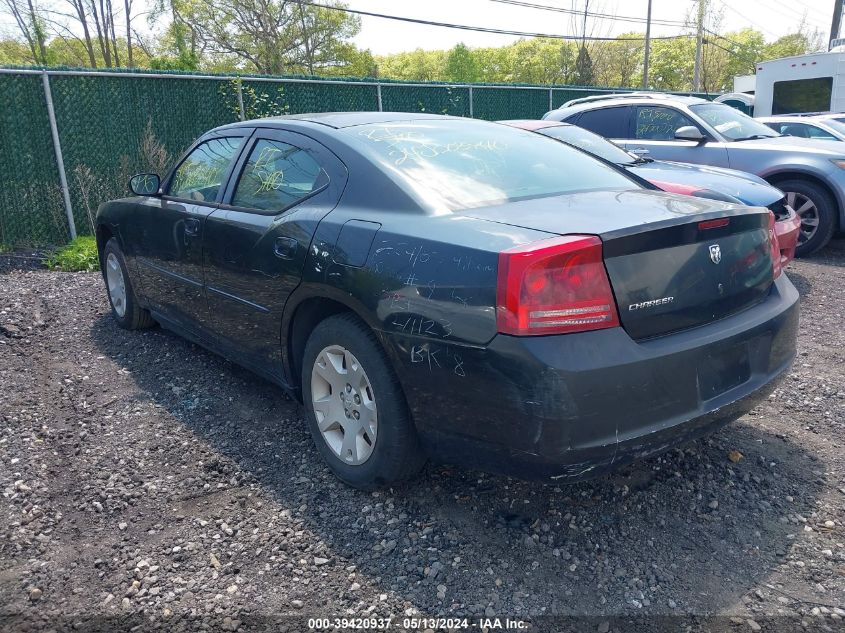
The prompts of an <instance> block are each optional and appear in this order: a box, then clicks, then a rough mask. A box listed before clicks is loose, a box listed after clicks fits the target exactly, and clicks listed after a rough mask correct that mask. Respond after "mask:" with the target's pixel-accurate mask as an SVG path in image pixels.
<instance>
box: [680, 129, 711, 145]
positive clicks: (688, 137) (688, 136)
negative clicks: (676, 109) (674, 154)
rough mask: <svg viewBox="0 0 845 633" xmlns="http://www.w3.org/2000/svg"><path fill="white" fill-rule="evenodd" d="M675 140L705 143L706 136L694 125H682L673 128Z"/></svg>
mask: <svg viewBox="0 0 845 633" xmlns="http://www.w3.org/2000/svg"><path fill="white" fill-rule="evenodd" d="M675 140H677V141H695V142H696V143H705V142H706V141H707V137H706V136H704V134H702V133H701V130H699V129H698V128H697V127H695V126H694V125H684V126H683V127H679V128H678V129H677V130H675Z"/></svg>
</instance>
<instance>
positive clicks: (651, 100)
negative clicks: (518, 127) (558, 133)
mask: <svg viewBox="0 0 845 633" xmlns="http://www.w3.org/2000/svg"><path fill="white" fill-rule="evenodd" d="M643 103H646V104H649V105H678V104H683V105H696V104H700V103H713V102H712V101H708V100H707V99H702V98H701V97H690V96H686V95H672V94H665V93H651V92H632V93H628V94H609V95H594V96H592V97H583V98H581V99H572V100H570V101H567V102H566V103H564V104H563V105H562V106H560V107H559V108H558V109H557V110H566V111H567V112H571V113H574V112H582V111H584V110H595V109H597V108H604V107H612V106H620V105H633V104H643ZM727 107H730V106H727ZM552 112H555V110H552Z"/></svg>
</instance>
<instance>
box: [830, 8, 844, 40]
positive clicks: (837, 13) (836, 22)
mask: <svg viewBox="0 0 845 633" xmlns="http://www.w3.org/2000/svg"><path fill="white" fill-rule="evenodd" d="M842 4H843V0H834V3H833V21H832V22H831V23H830V40H829V41H828V44H827V49H828V50H830V42H832V41H833V40H835V39H836V38H838V37H839V26H840V24H841V22H842Z"/></svg>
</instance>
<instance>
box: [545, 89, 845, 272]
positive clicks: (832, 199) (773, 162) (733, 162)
mask: <svg viewBox="0 0 845 633" xmlns="http://www.w3.org/2000/svg"><path fill="white" fill-rule="evenodd" d="M543 118H544V119H545V120H553V121H566V122H568V123H574V124H576V125H579V126H581V127H584V128H587V129H588V130H591V131H593V132H595V133H597V134H600V135H601V136H604V137H605V138H609V139H612V140H614V141H615V142H617V143H619V144H620V145H622V146H624V147H625V148H626V149H628V150H629V151H632V152H634V153H635V154H644V153H647V154H648V155H649V156H651V157H652V158H657V159H660V160H672V161H680V162H685V163H696V164H700V165H712V166H715V167H730V168H732V169H738V170H740V171H745V172H749V173H752V174H756V175H758V176H760V177H762V178H764V179H765V180H766V181H767V182H769V183H770V184H772V185H774V186H775V187H777V188H778V189H780V190H781V191H783V192H784V193H785V194H786V200H787V203H788V204H789V206H790V207H792V208H793V209H794V210H795V212H796V213H797V214H798V215H799V217H800V218H801V234H800V235H799V238H798V247H797V249H796V253H797V255H798V256H799V257H800V256H802V255H808V254H810V253H814V252H816V251H817V250H819V249H820V248H822V247H823V246H825V245H826V244H827V243H828V242H829V241H830V238H831V236H832V235H833V233H834V231H836V230H837V229H840V228H843V227H845V143H841V142H839V141H821V140H820V141H808V140H805V139H796V138H794V137H786V136H781V135H780V134H778V133H777V132H775V131H774V130H772V129H771V128H769V127H767V126H765V125H764V124H762V123H760V122H759V121H757V120H755V119H752V118H751V117H749V116H747V115H745V114H743V113H742V112H740V111H738V110H736V109H734V108H731V107H730V106H727V105H725V104H722V103H712V102H710V101H706V100H704V99H699V98H696V97H679V96H675V95H663V94H659V93H633V94H627V95H622V94H620V95H602V96H596V97H586V98H584V99H575V100H573V101H569V102H567V103H565V104H564V105H563V106H561V107H560V108H559V109H557V110H552V111H551V112H548V113H546V114H545V115H544V117H543Z"/></svg>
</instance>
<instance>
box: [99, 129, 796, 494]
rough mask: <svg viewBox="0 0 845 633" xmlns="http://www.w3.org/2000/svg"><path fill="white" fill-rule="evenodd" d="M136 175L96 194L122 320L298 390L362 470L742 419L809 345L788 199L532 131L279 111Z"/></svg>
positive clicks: (397, 475)
mask: <svg viewBox="0 0 845 633" xmlns="http://www.w3.org/2000/svg"><path fill="white" fill-rule="evenodd" d="M562 167H563V169H562ZM130 186H131V188H132V190H133V192H134V193H135V194H136V195H135V197H132V198H126V199H123V200H116V201H113V202H109V203H106V204H104V205H103V206H102V207H101V208H100V210H99V213H98V215H97V240H98V245H99V248H100V261H101V262H102V269H103V276H104V279H105V282H106V285H107V288H108V295H109V299H110V302H111V306H112V310H113V315H114V318H115V319H116V320H117V322H118V324H119V325H121V326H122V327H124V328H128V329H135V328H141V327H146V326H150V325H152V324H153V323H154V322H158V323H159V324H161V325H162V326H164V327H166V328H168V329H170V330H173V331H175V332H177V333H179V334H181V335H183V336H185V337H186V338H188V339H190V340H192V341H195V342H197V343H199V344H200V345H203V346H205V347H208V348H209V349H212V350H214V351H215V352H218V353H220V354H222V355H224V356H226V357H228V358H230V359H232V360H233V361H235V362H237V363H240V364H242V365H244V366H245V367H248V368H250V369H251V370H253V371H254V372H256V373H258V374H260V375H262V376H264V377H266V378H268V379H269V380H271V381H273V382H275V383H277V384H278V385H280V386H282V387H283V388H285V389H287V390H289V391H290V392H292V393H293V394H294V395H295V396H296V397H297V398H299V399H300V400H301V401H302V402H303V404H304V406H305V410H306V412H307V421H308V425H309V427H310V431H311V434H312V435H313V437H314V441H315V443H316V445H317V448H318V450H319V452H320V454H321V455H322V457H323V458H324V459H325V461H326V463H327V464H328V465H329V467H330V468H331V469H332V470H333V471H334V472H335V473H336V474H337V476H338V477H340V478H341V479H342V480H343V481H345V482H347V483H348V484H351V485H353V486H357V487H360V488H373V487H376V486H382V485H389V484H391V483H394V482H397V481H400V480H402V479H406V478H409V477H411V476H412V475H414V473H416V472H417V471H418V470H419V468H420V467H421V466H422V464H423V463H424V462H425V460H426V459H427V458H429V457H430V458H434V459H437V460H444V461H448V462H451V463H455V464H461V465H466V466H469V467H477V468H482V469H486V470H490V471H496V472H503V473H508V474H513V475H516V476H520V477H532V478H533V477H541V478H550V479H554V480H561V481H572V480H576V479H579V478H584V477H588V476H595V475H596V474H598V473H601V472H603V471H605V470H607V469H608V468H610V467H614V466H617V465H620V464H623V463H626V462H628V461H630V460H632V459H637V458H641V457H644V456H647V455H650V454H653V453H657V452H659V451H663V450H665V449H667V448H669V447H671V446H673V445H676V444H678V443H680V442H683V441H686V440H688V439H690V438H693V437H696V436H698V435H701V434H703V433H706V432H710V431H712V430H714V429H716V428H718V427H719V426H720V425H721V424H723V423H726V422H729V421H731V420H734V419H736V418H737V417H738V416H740V415H742V414H743V413H745V412H746V411H748V410H749V409H750V408H752V407H753V406H755V405H756V404H757V403H758V402H760V400H761V399H762V398H764V397H765V396H766V395H767V394H768V393H769V392H770V391H771V390H772V388H773V386H774V384H775V382H776V379H777V378H778V377H779V376H781V375H782V374H784V372H786V371H787V369H788V367H789V365H790V363H791V362H792V360H793V357H794V356H795V339H796V330H797V327H796V326H797V322H798V294H797V292H796V290H795V288H794V287H793V286H792V284H791V283H790V281H789V280H788V279H787V277H786V276H785V275H783V274H781V270H780V264H779V262H780V258H779V256H778V245H777V239H776V237H775V236H774V233H773V222H774V219H773V217H772V214H771V213H770V212H769V211H767V210H766V209H761V208H749V207H742V206H738V205H731V204H726V203H720V202H714V201H710V200H704V199H698V198H692V197H688V196H676V195H672V194H666V193H662V192H656V191H652V190H648V189H645V188H643V187H642V186H641V185H640V184H638V183H637V182H635V181H634V180H632V179H631V178H629V177H628V176H627V175H626V174H625V173H623V172H621V171H620V170H618V169H616V168H614V167H613V166H611V165H608V164H606V163H603V162H600V161H598V160H596V159H594V158H592V157H590V156H589V155H588V154H585V153H583V152H581V151H580V150H577V149H575V148H572V147H569V146H567V145H565V144H563V143H559V142H557V141H555V140H553V139H549V138H546V137H543V136H540V135H538V134H533V133H531V132H527V131H524V130H518V129H514V128H508V127H505V126H501V125H496V124H493V123H485V122H480V121H474V120H467V119H460V118H451V117H442V116H436V115H427V114H400V113H392V114H391V113H348V114H344V113H337V114H314V115H298V116H292V117H281V118H271V119H261V120H256V121H247V122H244V123H238V124H234V125H228V126H224V127H220V128H217V129H215V130H212V131H211V132H209V133H207V134H205V135H204V136H203V137H201V138H200V139H199V140H198V141H197V142H196V143H195V144H194V145H193V146H192V147H191V148H190V149H189V150H188V152H187V153H186V154H185V156H184V157H183V158H182V159H181V160H180V161H179V163H178V164H177V165H176V167H175V168H174V169H173V170H172V172H171V173H169V174H168V175H167V176H166V177H164V179H163V180H160V179H159V176H158V175H154V174H141V175H139V176H136V177H134V178H133V179H132V182H131V183H130Z"/></svg>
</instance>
